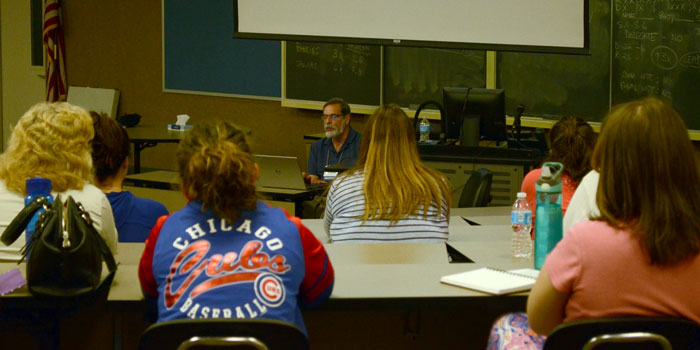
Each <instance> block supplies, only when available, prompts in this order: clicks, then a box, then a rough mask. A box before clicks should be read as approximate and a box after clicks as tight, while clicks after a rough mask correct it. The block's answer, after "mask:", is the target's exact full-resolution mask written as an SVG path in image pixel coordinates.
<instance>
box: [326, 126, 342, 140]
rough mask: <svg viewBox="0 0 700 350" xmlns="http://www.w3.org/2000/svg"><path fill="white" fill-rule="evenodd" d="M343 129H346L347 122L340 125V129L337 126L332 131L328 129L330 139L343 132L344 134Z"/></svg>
mask: <svg viewBox="0 0 700 350" xmlns="http://www.w3.org/2000/svg"><path fill="white" fill-rule="evenodd" d="M343 131H345V124H341V125H340V130H338V129H337V128H336V129H335V130H332V131H326V137H327V138H329V139H332V138H334V137H338V136H340V135H341V134H343Z"/></svg>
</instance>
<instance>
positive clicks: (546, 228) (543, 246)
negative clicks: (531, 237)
mask: <svg viewBox="0 0 700 350" xmlns="http://www.w3.org/2000/svg"><path fill="white" fill-rule="evenodd" d="M563 171H564V166H563V165H562V164H561V163H555V162H548V163H544V165H542V174H541V175H540V178H539V179H538V180H537V183H536V184H535V190H536V191H537V195H536V197H537V211H536V212H535V214H536V215H535V269H537V270H539V269H541V268H542V265H544V260H545V258H546V257H547V254H549V252H551V251H552V249H554V246H555V245H557V243H558V242H559V241H560V240H561V237H562V212H561V174H562V172H563Z"/></svg>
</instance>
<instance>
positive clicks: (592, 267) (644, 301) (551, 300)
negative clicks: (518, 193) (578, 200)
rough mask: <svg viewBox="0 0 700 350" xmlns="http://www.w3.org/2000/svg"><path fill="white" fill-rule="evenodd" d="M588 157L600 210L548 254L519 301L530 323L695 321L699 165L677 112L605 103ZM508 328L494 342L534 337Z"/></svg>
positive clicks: (699, 311)
mask: <svg viewBox="0 0 700 350" xmlns="http://www.w3.org/2000/svg"><path fill="white" fill-rule="evenodd" d="M591 163H592V166H593V169H595V170H596V171H598V173H599V174H600V180H599V183H598V191H597V193H596V203H597V205H598V207H599V209H600V215H598V216H596V217H593V218H592V220H590V221H583V222H580V223H578V224H577V225H575V226H573V227H572V228H571V229H569V231H568V233H567V234H566V235H565V236H564V238H563V239H562V240H561V241H560V242H559V244H557V246H556V247H555V248H554V250H553V251H552V252H551V253H550V254H549V255H548V256H547V260H546V261H545V264H544V266H543V268H542V270H541V271H540V274H539V277H538V279H537V282H535V285H534V286H533V288H532V291H531V292H530V296H529V298H528V301H527V316H528V317H527V320H528V321H529V324H530V325H531V327H532V330H534V331H535V332H537V333H538V334H541V335H547V334H549V333H550V332H551V331H552V330H553V329H554V328H555V327H556V326H557V325H559V324H561V323H562V322H570V321H575V320H580V319H588V318H601V317H619V316H652V317H653V316H668V317H680V318H686V319H689V320H691V321H693V322H696V323H700V299H698V297H697V296H698V295H700V283H698V282H697V278H698V276H700V172H699V171H698V163H697V161H696V158H695V149H694V147H693V145H692V144H691V142H690V139H689V138H688V131H687V130H686V127H685V124H684V123H683V120H682V119H681V117H680V116H678V114H677V113H676V112H675V111H674V110H673V109H672V108H671V107H670V106H669V105H667V104H665V103H664V102H662V101H661V100H659V99H656V98H646V99H643V100H638V101H632V102H628V103H624V104H621V105H618V106H616V107H613V108H612V109H611V110H610V112H609V113H608V116H607V117H606V118H605V119H604V120H603V125H602V128H601V133H600V136H599V137H598V143H597V144H596V147H595V149H594V151H593V155H592V158H591ZM515 325H516V323H515V322H510V321H508V320H505V321H504V322H500V321H499V323H498V325H497V326H496V327H494V329H495V331H493V332H492V339H491V340H492V341H494V342H493V343H496V340H498V339H501V340H507V339H522V337H518V336H514V335H513V334H517V333H520V334H533V333H532V331H529V332H528V331H526V329H527V327H525V326H526V325H527V323H524V324H521V326H523V327H522V328H520V329H518V328H517V327H514V326H515ZM506 333H510V336H506ZM499 335H500V337H499ZM540 342H541V339H540ZM493 343H492V344H493ZM530 344H532V342H531V343H530ZM515 345H522V344H512V345H511V347H509V346H500V347H496V346H494V347H493V349H496V348H503V349H509V348H515V347H514V346H515ZM526 348H528V347H518V349H526Z"/></svg>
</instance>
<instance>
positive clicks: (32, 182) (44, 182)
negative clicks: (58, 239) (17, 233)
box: [24, 177, 53, 249]
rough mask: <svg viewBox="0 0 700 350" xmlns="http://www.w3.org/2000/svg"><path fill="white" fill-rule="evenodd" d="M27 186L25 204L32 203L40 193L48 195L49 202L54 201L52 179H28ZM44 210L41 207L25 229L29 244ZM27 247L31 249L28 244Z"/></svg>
mask: <svg viewBox="0 0 700 350" xmlns="http://www.w3.org/2000/svg"><path fill="white" fill-rule="evenodd" d="M25 188H26V190H27V195H26V196H25V197H24V205H25V206H26V205H28V204H29V203H31V201H32V200H34V198H36V197H37V196H39V195H41V196H44V197H46V199H47V200H48V201H49V203H51V202H53V196H51V180H49V179H44V178H41V177H35V178H31V179H27V181H26V182H25ZM43 212H44V209H39V210H38V211H37V212H36V214H34V216H33V217H32V218H31V220H30V221H29V224H28V225H27V228H26V229H25V230H24V237H25V239H26V242H27V244H29V241H30V240H31V237H32V234H34V230H35V229H36V227H35V226H36V222H37V220H38V219H39V215H41V213H43ZM27 249H29V246H27Z"/></svg>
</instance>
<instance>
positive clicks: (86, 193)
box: [59, 184, 108, 205]
mask: <svg viewBox="0 0 700 350" xmlns="http://www.w3.org/2000/svg"><path fill="white" fill-rule="evenodd" d="M59 194H61V195H64V196H71V197H73V199H75V200H76V201H78V202H83V204H84V205H87V204H88V203H102V202H103V201H107V202H108V200H107V195H105V194H104V193H103V192H102V190H100V189H99V188H97V187H96V186H95V185H93V184H85V185H84V186H83V188H82V189H79V190H76V189H70V190H66V191H64V192H61V193H59Z"/></svg>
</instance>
